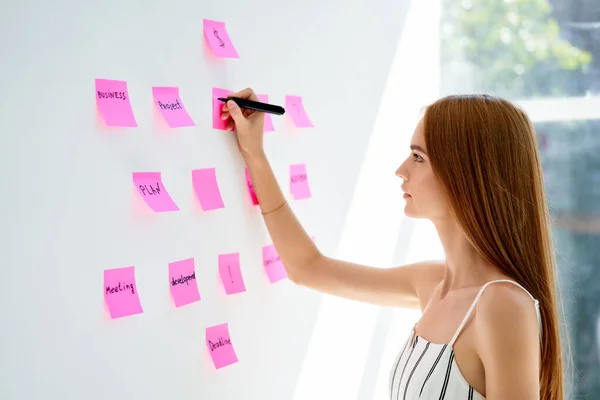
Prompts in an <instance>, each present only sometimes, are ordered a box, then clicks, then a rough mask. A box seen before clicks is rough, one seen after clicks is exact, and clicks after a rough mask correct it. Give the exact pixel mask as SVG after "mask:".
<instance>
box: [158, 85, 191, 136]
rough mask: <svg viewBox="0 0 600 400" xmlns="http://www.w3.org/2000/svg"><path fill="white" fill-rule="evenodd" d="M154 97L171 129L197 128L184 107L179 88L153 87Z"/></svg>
mask: <svg viewBox="0 0 600 400" xmlns="http://www.w3.org/2000/svg"><path fill="white" fill-rule="evenodd" d="M152 97H154V104H156V107H157V108H158V109H159V111H160V112H161V114H162V116H163V117H164V119H165V121H166V122H167V125H169V127H171V128H181V127H182V126H196V124H195V123H194V121H192V118H191V117H190V115H189V114H188V112H187V111H186V109H185V107H184V106H183V102H182V101H181V98H180V97H179V88H178V87H153V88H152Z"/></svg>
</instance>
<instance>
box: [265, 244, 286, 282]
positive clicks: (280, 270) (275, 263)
mask: <svg viewBox="0 0 600 400" xmlns="http://www.w3.org/2000/svg"><path fill="white" fill-rule="evenodd" d="M262 254H263V266H264V267H265V271H266V272H267V276H268V277H269V281H271V283H275V282H278V281H280V280H282V279H285V278H287V277H288V275H287V272H286V270H285V267H284V266H283V263H282V262H281V258H280V257H279V254H278V253H277V250H276V249H275V246H274V245H272V244H271V245H268V246H263V248H262Z"/></svg>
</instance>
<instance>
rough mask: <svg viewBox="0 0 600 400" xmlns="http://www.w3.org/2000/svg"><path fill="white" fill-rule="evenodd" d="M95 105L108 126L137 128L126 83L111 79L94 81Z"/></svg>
mask: <svg viewBox="0 0 600 400" xmlns="http://www.w3.org/2000/svg"><path fill="white" fill-rule="evenodd" d="M96 105H97V106H98V109H99V110H100V113H101V114H102V118H103V119H104V122H105V123H106V125H108V126H123V127H132V128H135V127H137V126H138V125H137V122H136V121H135V116H134V115H133V110H132V109H131V103H130V102H129V92H128V91H127V82H125V81H115V80H112V79H96Z"/></svg>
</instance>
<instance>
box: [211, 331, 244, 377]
mask: <svg viewBox="0 0 600 400" xmlns="http://www.w3.org/2000/svg"><path fill="white" fill-rule="evenodd" d="M206 347H208V353H209V354H210V358H212V360H213V364H214V365H215V368H216V369H219V368H223V367H226V366H227V365H231V364H235V363H237V362H238V358H237V354H235V349H234V348H233V344H232V343H231V336H230V335H229V325H228V324H227V323H224V324H220V325H216V326H211V327H208V328H206Z"/></svg>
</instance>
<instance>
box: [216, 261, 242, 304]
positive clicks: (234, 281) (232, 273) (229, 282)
mask: <svg viewBox="0 0 600 400" xmlns="http://www.w3.org/2000/svg"><path fill="white" fill-rule="evenodd" d="M219 275H220V276H221V281H222V282H223V286H224V287H225V293H227V294H234V293H241V292H245V291H246V285H245V284H244V278H243V277H242V270H241V268H240V253H229V254H219Z"/></svg>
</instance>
